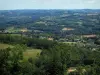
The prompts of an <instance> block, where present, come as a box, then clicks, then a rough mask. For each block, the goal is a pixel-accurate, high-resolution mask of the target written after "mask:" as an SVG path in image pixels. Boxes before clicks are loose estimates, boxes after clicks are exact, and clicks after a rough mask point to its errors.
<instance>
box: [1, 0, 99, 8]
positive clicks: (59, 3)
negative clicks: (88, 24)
mask: <svg viewBox="0 0 100 75" xmlns="http://www.w3.org/2000/svg"><path fill="white" fill-rule="evenodd" d="M20 9H100V0H74V1H72V0H3V1H0V10H20Z"/></svg>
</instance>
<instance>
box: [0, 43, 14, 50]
mask: <svg viewBox="0 0 100 75" xmlns="http://www.w3.org/2000/svg"><path fill="white" fill-rule="evenodd" d="M8 47H10V48H12V47H13V46H12V45H9V44H3V43H0V49H6V48H8Z"/></svg>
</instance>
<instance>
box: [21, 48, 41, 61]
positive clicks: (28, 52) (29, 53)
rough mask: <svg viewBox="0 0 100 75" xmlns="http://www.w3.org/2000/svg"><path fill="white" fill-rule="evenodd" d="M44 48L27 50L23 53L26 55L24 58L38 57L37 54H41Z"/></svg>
mask: <svg viewBox="0 0 100 75" xmlns="http://www.w3.org/2000/svg"><path fill="white" fill-rule="evenodd" d="M41 51H42V50H40V49H28V50H26V51H25V52H24V53H23V55H24V60H28V58H33V59H36V58H37V56H39V55H40V53H41Z"/></svg>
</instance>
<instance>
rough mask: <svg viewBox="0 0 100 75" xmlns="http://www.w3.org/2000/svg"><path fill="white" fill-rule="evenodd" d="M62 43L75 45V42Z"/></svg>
mask: <svg viewBox="0 0 100 75" xmlns="http://www.w3.org/2000/svg"><path fill="white" fill-rule="evenodd" d="M63 43H66V44H76V43H77V42H63Z"/></svg>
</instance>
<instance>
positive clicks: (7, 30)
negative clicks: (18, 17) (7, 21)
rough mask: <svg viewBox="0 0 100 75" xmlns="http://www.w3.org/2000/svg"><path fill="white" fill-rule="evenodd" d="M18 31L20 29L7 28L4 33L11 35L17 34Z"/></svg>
mask: <svg viewBox="0 0 100 75" xmlns="http://www.w3.org/2000/svg"><path fill="white" fill-rule="evenodd" d="M19 31H20V29H18V28H17V29H15V28H14V27H9V28H7V29H6V32H9V33H12V32H19Z"/></svg>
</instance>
